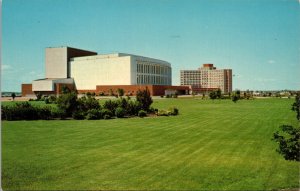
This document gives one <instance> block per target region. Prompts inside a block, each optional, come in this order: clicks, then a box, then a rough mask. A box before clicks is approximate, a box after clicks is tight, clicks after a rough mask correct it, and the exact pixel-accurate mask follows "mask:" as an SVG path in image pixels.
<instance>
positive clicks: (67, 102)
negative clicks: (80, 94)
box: [57, 92, 78, 116]
mask: <svg viewBox="0 0 300 191" xmlns="http://www.w3.org/2000/svg"><path fill="white" fill-rule="evenodd" d="M57 106H58V108H59V109H61V110H63V111H64V112H65V113H66V115H67V116H71V115H72V113H73V112H74V111H76V109H77V106H78V102H77V94H76V93H74V92H71V93H66V94H62V95H60V96H59V97H58V99H57Z"/></svg>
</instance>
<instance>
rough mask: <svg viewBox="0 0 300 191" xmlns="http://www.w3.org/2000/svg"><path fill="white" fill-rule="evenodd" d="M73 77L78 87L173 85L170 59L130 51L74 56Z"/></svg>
mask: <svg viewBox="0 0 300 191" xmlns="http://www.w3.org/2000/svg"><path fill="white" fill-rule="evenodd" d="M69 66H70V70H71V78H73V79H74V82H75V84H76V88H77V89H79V90H91V89H94V88H95V87H96V85H139V84H152V85H171V83H172V80H171V65H170V64H169V63H168V62H165V61H161V60H157V59H153V58H146V57H142V56H136V55H131V54H123V53H116V54H106V55H96V56H85V57H76V58H71V60H70V63H69Z"/></svg>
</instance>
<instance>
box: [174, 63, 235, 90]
mask: <svg viewBox="0 0 300 191" xmlns="http://www.w3.org/2000/svg"><path fill="white" fill-rule="evenodd" d="M180 85H183V86H186V85H189V86H191V90H192V92H194V93H207V92H210V91H213V90H217V89H221V91H222V92H223V93H230V92H231V91H232V70H231V69H217V68H216V67H214V65H213V64H203V66H202V67H201V68H198V70H181V71H180Z"/></svg>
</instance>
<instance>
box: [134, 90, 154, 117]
mask: <svg viewBox="0 0 300 191" xmlns="http://www.w3.org/2000/svg"><path fill="white" fill-rule="evenodd" d="M136 100H137V101H138V102H139V104H140V105H141V109H143V110H144V111H149V108H150V105H151V104H152V103H153V100H152V98H151V96H150V91H149V89H148V88H147V87H146V89H144V90H138V91H137V93H136Z"/></svg>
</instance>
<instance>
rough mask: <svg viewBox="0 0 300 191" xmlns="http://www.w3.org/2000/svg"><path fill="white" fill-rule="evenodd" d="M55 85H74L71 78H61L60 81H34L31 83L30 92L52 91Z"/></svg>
mask: <svg viewBox="0 0 300 191" xmlns="http://www.w3.org/2000/svg"><path fill="white" fill-rule="evenodd" d="M55 84H74V80H73V79H72V78H62V79H49V78H48V79H40V80H34V81H33V82H32V91H34V92H43V91H54V90H55Z"/></svg>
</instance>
